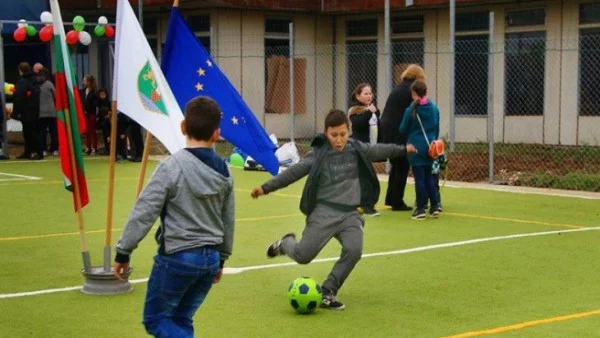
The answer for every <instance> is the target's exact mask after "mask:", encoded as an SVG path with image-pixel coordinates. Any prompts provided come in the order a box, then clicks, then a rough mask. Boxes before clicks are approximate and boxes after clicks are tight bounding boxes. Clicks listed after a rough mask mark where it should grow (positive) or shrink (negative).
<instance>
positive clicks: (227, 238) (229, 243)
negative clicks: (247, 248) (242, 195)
mask: <svg viewBox="0 0 600 338" xmlns="http://www.w3.org/2000/svg"><path fill="white" fill-rule="evenodd" d="M234 197H235V196H234V192H233V185H232V186H231V187H230V189H229V192H227V196H225V201H224V203H223V209H222V212H221V218H222V220H223V230H224V234H223V243H221V245H220V247H219V252H220V253H221V268H223V265H224V264H225V261H226V260H227V259H228V258H229V256H230V255H231V253H232V251H233V233H234V230H235V199H234Z"/></svg>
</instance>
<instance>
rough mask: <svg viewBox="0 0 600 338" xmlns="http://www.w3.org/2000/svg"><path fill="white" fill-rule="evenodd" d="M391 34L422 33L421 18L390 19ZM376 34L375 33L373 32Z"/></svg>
mask: <svg viewBox="0 0 600 338" xmlns="http://www.w3.org/2000/svg"><path fill="white" fill-rule="evenodd" d="M391 21H392V22H391V26H392V34H401V33H421V32H423V18H422V17H420V18H392V20H391ZM375 34H377V32H375Z"/></svg>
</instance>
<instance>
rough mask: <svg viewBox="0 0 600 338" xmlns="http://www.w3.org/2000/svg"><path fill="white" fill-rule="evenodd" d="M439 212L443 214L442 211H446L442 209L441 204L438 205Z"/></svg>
mask: <svg viewBox="0 0 600 338" xmlns="http://www.w3.org/2000/svg"><path fill="white" fill-rule="evenodd" d="M437 211H438V212H442V211H444V209H443V208H442V205H441V204H438V206H437Z"/></svg>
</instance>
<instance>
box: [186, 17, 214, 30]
mask: <svg viewBox="0 0 600 338" xmlns="http://www.w3.org/2000/svg"><path fill="white" fill-rule="evenodd" d="M187 22H188V25H189V26H190V28H191V29H192V31H194V32H210V15H190V16H188V17H187Z"/></svg>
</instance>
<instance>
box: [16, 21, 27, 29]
mask: <svg viewBox="0 0 600 338" xmlns="http://www.w3.org/2000/svg"><path fill="white" fill-rule="evenodd" d="M17 27H19V28H23V27H27V21H26V20H25V19H21V20H19V23H18V24H17Z"/></svg>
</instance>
